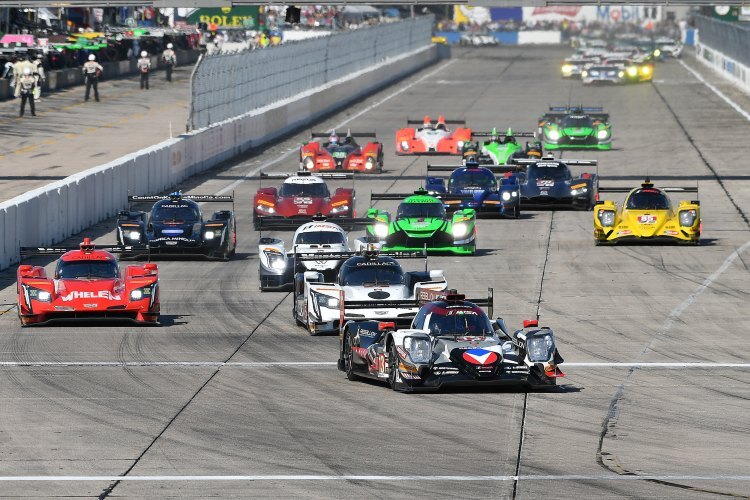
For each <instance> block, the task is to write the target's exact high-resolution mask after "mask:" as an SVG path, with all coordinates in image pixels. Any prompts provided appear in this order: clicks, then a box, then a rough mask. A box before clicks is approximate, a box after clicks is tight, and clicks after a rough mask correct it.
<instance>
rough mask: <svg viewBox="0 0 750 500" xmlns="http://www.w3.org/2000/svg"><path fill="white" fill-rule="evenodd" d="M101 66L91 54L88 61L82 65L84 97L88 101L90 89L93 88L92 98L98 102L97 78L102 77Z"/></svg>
mask: <svg viewBox="0 0 750 500" xmlns="http://www.w3.org/2000/svg"><path fill="white" fill-rule="evenodd" d="M102 71H104V68H102V65H101V64H99V63H98V62H96V56H95V55H94V54H91V55H90V56H89V60H88V61H86V63H85V64H84V65H83V78H84V79H85V80H86V97H85V99H86V100H87V101H88V100H89V96H90V95H91V87H94V98H95V99H96V102H99V77H100V76H101V75H102Z"/></svg>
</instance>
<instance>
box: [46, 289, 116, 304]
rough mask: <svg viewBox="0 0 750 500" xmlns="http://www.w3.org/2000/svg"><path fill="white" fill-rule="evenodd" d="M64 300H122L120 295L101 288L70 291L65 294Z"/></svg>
mask: <svg viewBox="0 0 750 500" xmlns="http://www.w3.org/2000/svg"><path fill="white" fill-rule="evenodd" d="M61 298H62V300H63V302H70V301H71V300H75V299H105V300H122V298H121V297H120V296H119V295H113V294H112V293H110V292H108V291H107V290H99V291H98V292H77V291H76V292H70V293H69V294H67V295H63V296H62V297H61Z"/></svg>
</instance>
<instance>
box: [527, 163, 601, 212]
mask: <svg viewBox="0 0 750 500" xmlns="http://www.w3.org/2000/svg"><path fill="white" fill-rule="evenodd" d="M518 163H519V166H520V169H519V171H518V173H516V174H515V175H514V177H516V178H517V179H518V186H519V193H520V195H519V199H520V203H521V207H549V208H575V209H579V210H591V208H592V207H593V206H594V203H595V201H596V200H597V199H598V194H599V176H598V175H597V174H596V173H589V172H584V173H582V174H579V175H578V176H574V175H573V174H572V172H571V171H570V168H569V167H570V166H586V167H593V166H596V165H597V161H596V160H573V159H567V158H565V159H560V160H555V158H554V157H553V156H545V157H543V158H541V159H539V160H533V159H526V160H523V159H521V160H518Z"/></svg>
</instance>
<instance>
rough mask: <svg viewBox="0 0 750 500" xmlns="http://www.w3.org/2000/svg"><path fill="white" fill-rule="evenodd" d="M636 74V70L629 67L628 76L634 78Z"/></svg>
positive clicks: (633, 67)
mask: <svg viewBox="0 0 750 500" xmlns="http://www.w3.org/2000/svg"><path fill="white" fill-rule="evenodd" d="M637 74H638V68H636V67H635V66H631V67H629V68H628V76H636V75H637Z"/></svg>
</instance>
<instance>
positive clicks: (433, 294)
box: [417, 287, 495, 320]
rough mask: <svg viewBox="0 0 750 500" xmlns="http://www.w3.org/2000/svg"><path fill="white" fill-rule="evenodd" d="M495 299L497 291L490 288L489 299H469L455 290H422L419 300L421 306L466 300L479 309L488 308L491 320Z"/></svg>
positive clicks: (488, 290) (488, 289) (488, 291)
mask: <svg viewBox="0 0 750 500" xmlns="http://www.w3.org/2000/svg"><path fill="white" fill-rule="evenodd" d="M494 298H495V289H494V288H492V287H489V288H487V298H481V299H467V298H466V296H465V295H462V294H459V293H458V292H457V291H456V290H455V289H447V290H420V291H419V296H418V297H417V300H418V301H419V305H420V306H423V305H425V304H427V303H428V302H435V301H438V300H445V301H461V300H466V301H468V302H473V303H474V304H476V305H478V306H479V307H485V308H487V316H489V318H490V320H491V319H492V313H493V306H494Z"/></svg>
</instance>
